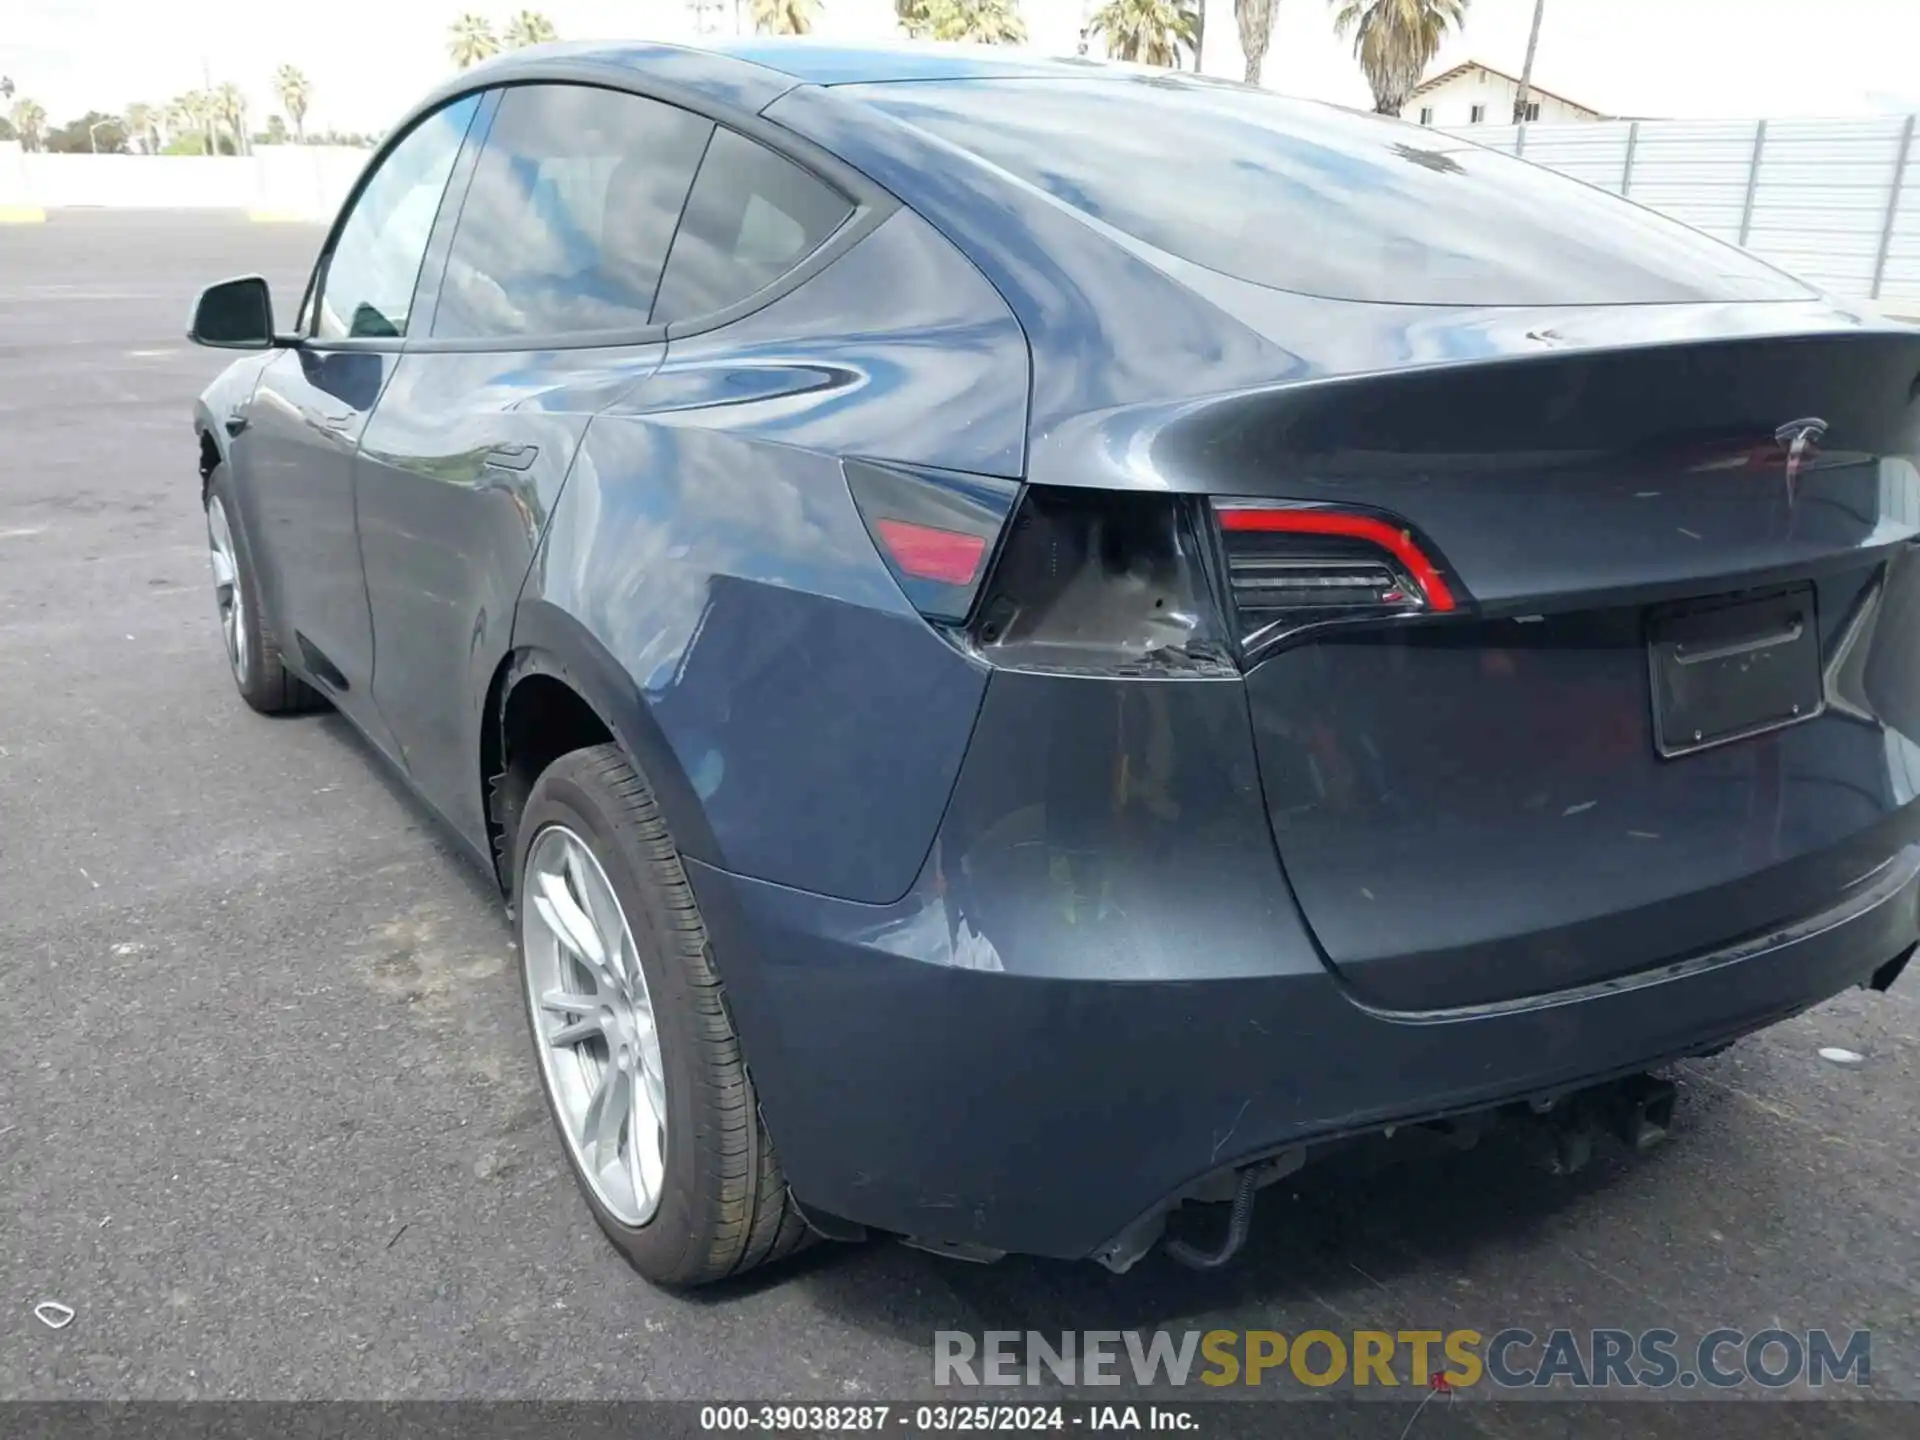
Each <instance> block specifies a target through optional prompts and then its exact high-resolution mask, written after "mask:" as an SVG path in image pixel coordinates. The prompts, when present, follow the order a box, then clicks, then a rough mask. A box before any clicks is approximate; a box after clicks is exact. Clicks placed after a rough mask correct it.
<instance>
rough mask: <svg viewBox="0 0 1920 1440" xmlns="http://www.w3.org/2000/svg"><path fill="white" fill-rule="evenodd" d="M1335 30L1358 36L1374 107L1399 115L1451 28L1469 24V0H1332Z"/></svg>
mask: <svg viewBox="0 0 1920 1440" xmlns="http://www.w3.org/2000/svg"><path fill="white" fill-rule="evenodd" d="M1329 3H1330V4H1332V5H1333V6H1335V7H1336V9H1335V13H1334V17H1333V29H1334V33H1335V34H1336V35H1339V36H1340V37H1341V38H1342V39H1345V38H1346V36H1347V35H1348V34H1351V35H1352V36H1353V53H1354V58H1356V59H1357V60H1359V62H1360V69H1361V71H1362V72H1363V73H1364V74H1365V75H1366V77H1367V85H1368V87H1369V88H1370V89H1371V90H1372V91H1373V108H1374V110H1375V111H1376V112H1377V113H1379V114H1381V115H1398V114H1399V113H1400V107H1401V106H1403V105H1405V104H1406V103H1407V97H1408V96H1409V95H1411V94H1412V93H1413V87H1414V86H1416V85H1418V84H1419V83H1420V77H1421V76H1422V75H1423V74H1425V73H1426V69H1427V66H1428V65H1429V64H1430V63H1432V61H1433V57H1434V56H1435V55H1436V54H1438V53H1439V50H1440V42H1441V41H1442V40H1443V39H1445V38H1446V33H1447V27H1448V26H1452V27H1453V28H1454V29H1458V28H1459V27H1460V26H1461V24H1462V23H1463V22H1464V21H1465V19H1466V14H1467V0H1329Z"/></svg>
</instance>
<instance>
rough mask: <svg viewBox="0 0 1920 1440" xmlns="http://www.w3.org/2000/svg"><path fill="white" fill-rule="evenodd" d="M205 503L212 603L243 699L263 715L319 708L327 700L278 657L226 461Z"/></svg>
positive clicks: (214, 477) (209, 484)
mask: <svg viewBox="0 0 1920 1440" xmlns="http://www.w3.org/2000/svg"><path fill="white" fill-rule="evenodd" d="M206 504H207V547H208V561H209V564H210V566H211V568H212V570H213V594H214V603H215V605H216V606H218V608H219V614H220V630H221V638H222V639H223V640H224V642H225V644H226V647H227V664H228V667H229V668H230V669H231V670H232V671H233V683H234V686H235V688H236V689H238V690H239V692H240V698H241V699H243V700H245V701H246V702H247V704H249V705H251V706H252V707H253V708H254V709H255V710H258V711H259V712H260V713H261V714H262V715H290V714H298V713H300V712H301V711H305V710H317V709H319V708H321V707H322V706H323V705H325V704H326V703H327V702H326V697H325V696H324V695H322V694H321V693H320V692H319V691H318V690H316V689H314V688H313V686H311V685H309V684H307V682H306V681H304V680H302V679H301V678H300V677H299V676H297V675H295V674H294V673H293V672H292V671H290V670H289V669H287V667H286V665H285V663H284V662H283V661H282V660H281V658H280V642H279V640H278V639H277V638H276V637H275V636H274V633H273V630H272V628H271V627H270V626H269V625H268V624H267V617H266V611H265V610H264V609H262V608H261V605H260V586H259V583H258V581H257V580H256V579H255V578H254V569H253V555H252V552H251V551H249V550H248V549H247V536H246V530H245V527H243V526H242V525H241V523H240V507H239V506H238V505H236V504H235V503H234V496H233V477H232V476H230V475H229V474H228V473H227V467H226V464H225V463H224V462H222V463H221V464H218V465H215V466H214V467H213V473H212V474H211V475H209V476H208V477H207V494H206Z"/></svg>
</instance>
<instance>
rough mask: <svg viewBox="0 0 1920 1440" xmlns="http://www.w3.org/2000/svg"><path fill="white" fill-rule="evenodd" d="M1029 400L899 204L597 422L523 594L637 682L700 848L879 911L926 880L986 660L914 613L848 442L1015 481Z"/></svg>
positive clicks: (953, 260) (1000, 331)
mask: <svg viewBox="0 0 1920 1440" xmlns="http://www.w3.org/2000/svg"><path fill="white" fill-rule="evenodd" d="M1025 400H1026V352H1025V345H1024V342H1023V340H1022V338H1021V335H1020V331H1019V328H1018V326H1016V325H1015V324H1014V322H1013V320H1012V317H1011V316H1010V315H1009V314H1008V313H1007V310H1006V307H1005V306H1004V305H1003V304H1002V303H1001V302H1000V300H999V298H998V297H997V296H996V295H994V294H993V292H992V290H991V289H990V288H989V287H988V286H987V285H986V284H985V282H984V281H982V280H981V279H980V277H979V275H978V274H977V273H975V272H974V271H973V270H972V269H971V268H970V267H969V266H967V265H966V263H965V262H964V261H963V260H962V259H961V258H960V257H959V256H958V255H957V254H956V253H955V252H954V251H953V250H952V249H951V247H949V246H947V245H946V244H945V242H944V241H942V240H940V239H939V237H937V236H935V235H932V234H930V233H928V232H927V231H926V230H925V228H924V226H922V225H921V224H920V223H919V222H918V221H917V220H915V219H914V217H912V216H911V215H908V214H905V213H904V212H903V213H899V214H896V215H895V216H893V217H891V218H890V219H888V220H887V221H886V222H885V223H883V224H882V225H881V226H880V227H879V228H878V229H877V230H875V231H874V233H873V234H872V235H870V236H868V237H867V238H866V239H865V240H863V241H862V242H861V243H860V244H859V245H858V246H856V247H855V248H854V249H853V250H851V251H850V252H848V254H846V255H844V256H842V257H841V258H840V259H839V260H838V261H836V262H835V263H834V264H833V265H831V266H829V267H828V268H827V269H826V270H824V271H822V272H821V273H820V274H819V275H818V276H816V277H814V278H813V279H812V280H811V281H809V282H808V283H807V284H805V285H803V286H801V287H800V288H799V289H797V290H795V291H794V292H792V293H791V294H789V295H787V296H785V297H783V298H781V299H780V300H777V301H775V302H774V303H773V304H771V305H769V306H768V307H766V308H765V309H763V310H760V311H757V312H756V313H754V314H753V315H751V316H749V317H747V318H745V319H743V320H741V321H739V322H738V323H736V324H734V325H731V326H727V327H725V328H724V329H722V330H717V331H713V332H710V333H707V334H703V335H699V336H696V337H693V338H691V339H687V340H678V341H674V342H672V343H671V344H670V345H669V347H668V352H667V358H666V361H665V363H664V364H663V365H662V366H661V367H660V369H659V370H658V371H657V372H656V373H655V374H653V375H652V376H650V377H649V378H647V379H646V380H644V381H643V382H641V383H640V384H638V385H636V386H634V387H633V388H632V389H631V390H630V391H629V392H628V393H627V394H626V395H625V396H623V397H622V398H621V400H620V401H619V402H618V403H617V404H616V405H614V406H612V407H611V408H610V409H608V410H607V411H606V412H605V413H603V414H602V415H601V416H600V417H599V418H598V419H597V420H596V421H595V422H594V425H593V428H592V430H591V432H590V433H589V435H588V437H587V440H586V443H585V444H584V445H583V447H582V449H581V452H580V455H579V458H578V460H577V462H576V464H575V466H574V471H573V474H572V477H571V478H570V479H569V481H568V484H567V487H566V490H565V493H564V494H563V496H562V499H561V502H560V504H559V507H558V509H557V510H556V512H555V515H554V520H553V524H552V526H551V528H550V530H549V532H548V535H547V542H546V544H545V546H544V547H543V550H542V552H541V558H540V562H539V564H538V566H537V568H536V570H535V573H534V577H533V579H532V580H531V582H530V584H529V587H528V592H527V593H528V598H529V599H538V600H541V601H544V602H546V603H549V604H552V605H555V606H558V607H559V608H561V609H563V610H566V611H567V612H569V613H570V614H572V615H573V616H574V617H575V618H576V619H578V620H579V621H580V622H581V623H583V624H584V625H585V626H586V628H587V629H588V631H589V632H590V633H591V634H592V635H593V636H594V638H595V639H596V640H597V641H598V642H599V643H600V644H601V645H602V646H604V647H605V649H606V650H607V651H609V652H610V653H611V654H612V655H614V656H615V657H617V658H618V660H619V661H620V663H621V664H622V665H623V666H624V667H625V668H626V670H627V671H628V672H629V673H630V674H631V675H632V676H633V678H634V682H635V684H636V685H637V686H638V687H639V689H640V691H641V694H642V697H643V699H644V701H645V703H646V704H647V706H648V708H649V710H650V712H651V714H652V716H653V718H654V720H655V721H656V722H657V724H658V725H659V728H660V730H661V732H662V734H663V735H664V737H665V739H666V742H667V744H668V746H669V747H670V748H671V750H672V751H673V755H674V758H675V760H676V762H677V763H678V764H679V766H680V767H681V769H682V770H683V771H684V773H685V775H686V777H687V780H688V782H689V784H690V786H691V788H692V790H693V791H694V792H695V793H696V794H697V795H698V796H699V798H700V801H701V803H702V805H703V808H704V810H705V812H706V816H705V818H706V820H707V822H708V824H709V825H710V827H711V831H712V835H713V837H714V846H715V852H714V853H713V854H711V855H702V856H699V857H698V858H701V859H705V860H708V861H710V862H711V863H713V864H715V865H717V866H720V867H722V868H725V869H729V870H734V871H738V872H739V873H742V874H745V875H750V876H754V877H758V878H761V879H765V880H770V881H774V882H776V883H778V884H782V885H788V886H794V887H797V888H799V889H803V890H811V891H819V892H821V893H824V894H830V895H837V896H844V897H847V898H850V899H854V900H858V901H863V902H872V903H883V902H890V901H893V900H895V899H897V898H898V897H899V896H900V895H901V894H903V893H904V892H905V891H906V890H907V889H908V887H909V886H910V885H911V884H912V883H913V880H914V876H915V874H916V873H917V872H918V870H919V868H920V865H921V861H922V860H923V858H924V857H925V855H926V853H927V848H928V846H929V844H930V843H931V841H932V837H933V832H934V829H935V827H936V825H937V824H938V823H939V817H940V813H941V810H942V808H943V807H944V805H945V803H946V799H947V795H948V793H949V791H950V790H951V788H952V782H953V776H954V774H955V772H956V771H957V769H958V767H959V765H960V760H961V755H962V753H963V752H964V750H965V748H966V743H967V737H968V735H969V733H970V732H971V729H972V726H973V719H974V715H975V712H976V711H977V709H978V707H979V703H980V696H981V693H982V690H983V688H984V685H985V670H984V668H983V667H981V666H980V665H978V664H977V663H976V662H974V661H971V660H969V659H967V658H966V657H964V656H962V655H961V654H960V653H959V652H958V651H957V650H956V649H955V648H954V647H953V646H951V645H950V644H948V643H947V642H946V641H945V640H943V639H941V638H940V637H939V636H938V635H936V634H935V633H934V632H933V630H932V629H931V628H930V627H929V626H928V625H927V624H926V622H925V621H924V620H922V619H921V617H920V616H919V615H918V614H917V613H915V611H914V610H913V609H912V607H911V606H910V605H909V604H908V603H907V601H906V599H905V597H904V596H903V595H902V594H901V592H900V589H899V587H898V586H897V585H896V584H895V583H894V581H893V579H892V577H891V575H890V574H889V573H888V571H887V569H886V567H885V565H884V563H883V562H882V561H881V559H880V556H879V554H878V553H877V552H876V550H875V549H874V546H873V542H872V540H871V539H870V538H869V535H868V532H867V529H866V527H865V525H864V524H863V523H862V521H861V519H860V515H859V513H858V511H857V510H856V509H855V507H854V504H853V500H852V497H851V494H850V493H849V491H848V488H847V483H846V478H845V475H844V473H843V472H842V469H841V465H840V457H842V456H844V455H861V456H868V457H872V458H875V459H883V460H892V461H896V462H905V463H909V464H922V465H932V466H939V467H941V468H946V469H955V470H968V471H975V472H979V473H985V474H999V475H1009V474H1011V475H1017V474H1018V472H1019V466H1020V462H1021V455H1022V440H1023V436H1024V420H1025Z"/></svg>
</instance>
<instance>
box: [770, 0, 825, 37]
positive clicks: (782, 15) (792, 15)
mask: <svg viewBox="0 0 1920 1440" xmlns="http://www.w3.org/2000/svg"><path fill="white" fill-rule="evenodd" d="M819 18H820V0H753V28H754V29H755V30H757V31H759V32H760V33H761V34H762V35H808V34H811V33H812V32H813V25H814V22H815V21H816V20H818V19H819Z"/></svg>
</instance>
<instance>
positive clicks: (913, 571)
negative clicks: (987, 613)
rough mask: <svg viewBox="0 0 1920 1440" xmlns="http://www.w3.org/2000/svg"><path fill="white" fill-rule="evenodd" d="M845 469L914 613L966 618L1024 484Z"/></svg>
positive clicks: (860, 463)
mask: <svg viewBox="0 0 1920 1440" xmlns="http://www.w3.org/2000/svg"><path fill="white" fill-rule="evenodd" d="M845 469H846V475H847V486H848V488H849V489H850V490H852V492H853V501H854V505H855V507H856V508H857V509H858V510H859V511H860V518H861V519H862V520H864V521H865V522H866V525H867V533H868V534H870V535H871V536H872V537H873V543H874V544H875V546H877V547H878V548H879V551H880V554H881V556H882V558H883V559H885V560H886V562H887V568H888V569H889V570H891V571H892V572H893V578H894V579H895V580H897V581H898V582H899V584H900V588H901V590H902V591H904V592H905V593H906V597H907V599H908V600H909V601H911V602H912V604H913V607H914V609H916V610H918V611H919V612H920V613H921V614H922V615H924V616H926V617H927V618H928V619H929V620H938V621H945V622H950V623H955V624H957V623H959V622H960V621H962V620H965V619H966V618H967V615H968V612H970V611H971V610H972V609H973V601H974V597H975V596H976V595H977V594H978V593H979V591H980V582H981V580H982V579H983V578H984V577H985V575H986V572H987V562H988V560H989V559H990V558H991V557H992V554H993V547H994V543H995V542H996V541H997V540H998V539H999V538H1000V532H1001V531H1002V530H1003V529H1005V528H1006V522H1007V515H1008V513H1009V512H1010V511H1011V510H1012V509H1013V501H1014V497H1015V496H1016V495H1018V494H1019V493H1020V486H1019V485H1018V484H1017V483H1016V482H1015V481H1012V480H995V479H992V478H989V477H986V476H980V475H962V474H958V473H956V472H953V471H937V470H921V469H914V470H905V469H901V468H899V467H897V466H891V465H876V464H872V463H871V462H868V461H864V460H849V461H847V462H846V465H845Z"/></svg>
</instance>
